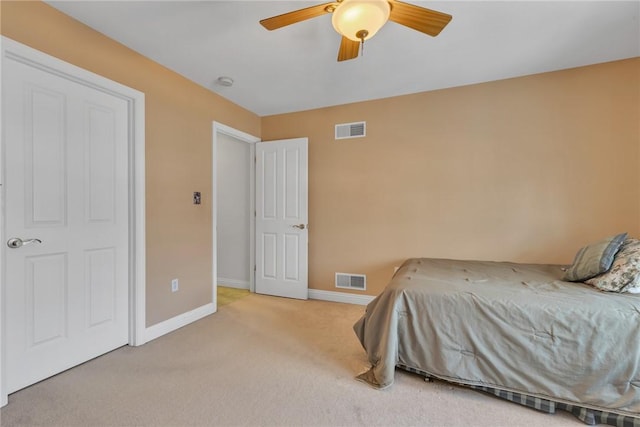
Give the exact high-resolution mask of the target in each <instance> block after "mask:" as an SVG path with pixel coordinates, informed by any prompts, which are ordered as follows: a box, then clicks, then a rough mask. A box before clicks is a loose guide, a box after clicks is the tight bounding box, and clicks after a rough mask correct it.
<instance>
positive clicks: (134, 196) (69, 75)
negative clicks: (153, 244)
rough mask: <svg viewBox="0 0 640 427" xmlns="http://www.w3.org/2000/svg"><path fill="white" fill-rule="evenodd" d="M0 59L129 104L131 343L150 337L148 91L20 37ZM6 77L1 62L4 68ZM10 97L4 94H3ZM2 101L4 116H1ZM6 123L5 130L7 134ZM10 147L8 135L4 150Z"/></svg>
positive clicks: (1, 401) (5, 46)
mask: <svg viewBox="0 0 640 427" xmlns="http://www.w3.org/2000/svg"><path fill="white" fill-rule="evenodd" d="M0 51H1V54H2V56H1V58H0V61H2V62H4V61H18V62H21V63H23V64H25V65H28V66H31V67H34V68H38V69H40V70H42V71H45V72H48V73H51V74H55V75H57V76H59V77H62V78H66V79H68V80H70V81H73V82H75V83H79V84H82V85H85V86H87V87H90V88H92V89H97V90H100V91H102V92H105V93H108V94H109V95H112V96H116V97H118V98H120V99H123V100H124V101H126V102H127V104H128V106H129V267H130V268H129V345H132V346H138V345H142V344H144V343H145V342H146V337H145V331H146V325H145V322H146V319H145V273H146V272H145V265H146V262H145V169H144V164H145V132H144V126H145V125H144V119H145V108H144V106H145V97H144V93H142V92H140V91H137V90H135V89H132V88H130V87H127V86H124V85H121V84H119V83H116V82H114V81H112V80H109V79H107V78H105V77H102V76H99V75H97V74H94V73H92V72H89V71H87V70H84V69H82V68H79V67H76V66H75V65H72V64H69V63H67V62H64V61H62V60H60V59H58V58H55V57H53V56H50V55H47V54H45V53H43V52H40V51H38V50H35V49H33V48H30V47H28V46H26V45H23V44H21V43H18V42H16V41H14V40H12V39H9V38H7V37H2V38H1V39H0ZM0 81H1V68H0ZM3 101H4V100H3ZM1 108H2V107H0V117H2V116H1V113H2V111H1ZM1 126H2V125H1V123H0V135H3V134H2V129H1ZM2 153H4V139H3V140H2V150H0V156H2ZM3 166H4V159H3V158H2V157H0V180H1V181H0V186H1V185H3V184H4V167H3ZM5 209H6V206H5V191H4V187H1V203H0V222H1V226H0V288H1V289H0V290H1V292H0V406H4V405H6V404H7V402H8V395H7V392H6V387H5V381H4V372H5V359H6V358H5V353H4V352H5V346H4V341H5V333H4V327H5V326H4V325H5V319H4V315H5V314H4V313H5V310H4V304H5V299H4V293H5V268H4V264H5V262H6V257H5V249H6V245H5V239H6V236H5V230H4V227H5V218H4V216H5Z"/></svg>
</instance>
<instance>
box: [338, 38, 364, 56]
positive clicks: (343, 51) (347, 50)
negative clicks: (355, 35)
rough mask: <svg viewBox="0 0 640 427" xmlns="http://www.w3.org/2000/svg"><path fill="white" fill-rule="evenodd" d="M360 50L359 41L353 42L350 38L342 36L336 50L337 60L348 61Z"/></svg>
mask: <svg viewBox="0 0 640 427" xmlns="http://www.w3.org/2000/svg"><path fill="white" fill-rule="evenodd" d="M359 50H360V42H354V41H353V40H351V39H348V38H346V37H345V36H342V41H341V42H340V50H338V61H348V60H349V59H354V58H357V57H358V51H359Z"/></svg>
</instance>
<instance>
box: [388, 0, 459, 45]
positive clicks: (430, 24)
mask: <svg viewBox="0 0 640 427" xmlns="http://www.w3.org/2000/svg"><path fill="white" fill-rule="evenodd" d="M389 3H390V4H391V14H390V15H389V20H390V21H393V22H396V23H398V24H400V25H404V26H405V27H409V28H413V29H414V30H417V31H420V32H421V33H425V34H428V35H430V36H434V37H435V36H437V35H438V34H440V31H442V29H443V28H444V27H446V26H447V24H448V23H449V21H451V18H452V16H451V15H449V14H446V13H442V12H436V11H435V10H431V9H426V8H424V7H420V6H415V5H412V4H408V3H403V2H401V1H397V0H393V1H391V2H389Z"/></svg>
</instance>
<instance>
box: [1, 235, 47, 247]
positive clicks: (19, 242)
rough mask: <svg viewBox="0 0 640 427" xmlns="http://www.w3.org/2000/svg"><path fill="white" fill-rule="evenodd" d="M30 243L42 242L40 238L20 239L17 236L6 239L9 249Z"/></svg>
mask: <svg viewBox="0 0 640 427" xmlns="http://www.w3.org/2000/svg"><path fill="white" fill-rule="evenodd" d="M32 243H42V240H40V239H26V240H22V239H21V238H19V237H12V238H11V239H9V240H7V246H9V247H10V248H11V249H18V248H20V247H22V246H25V245H30V244H32Z"/></svg>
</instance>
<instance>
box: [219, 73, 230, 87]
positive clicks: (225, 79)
mask: <svg viewBox="0 0 640 427" xmlns="http://www.w3.org/2000/svg"><path fill="white" fill-rule="evenodd" d="M216 84H218V85H220V86H226V87H230V86H233V79H232V78H231V77H227V76H220V77H218V78H217V79H216Z"/></svg>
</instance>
